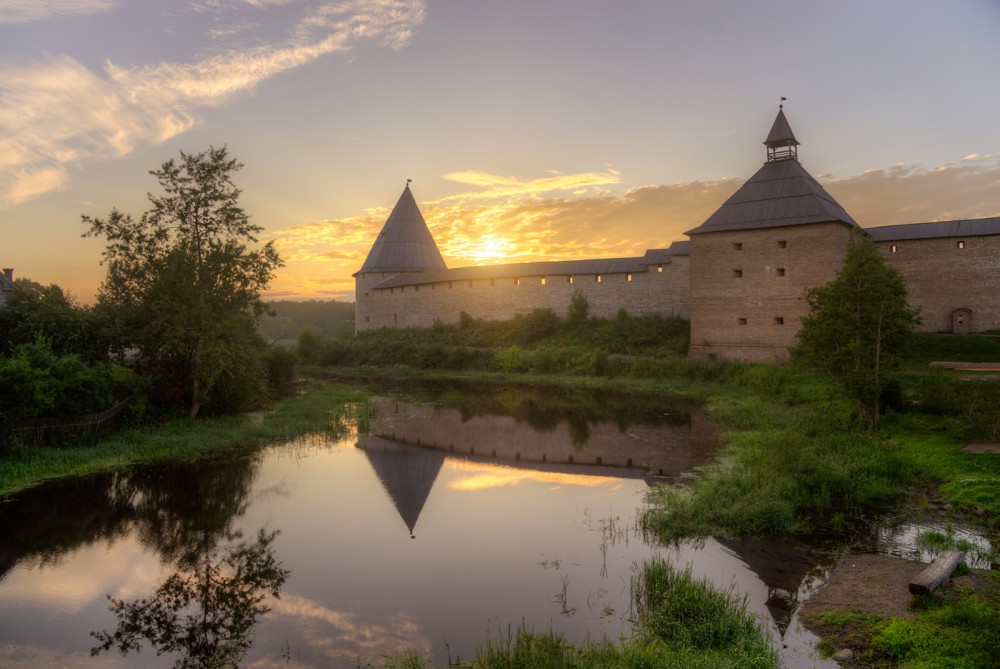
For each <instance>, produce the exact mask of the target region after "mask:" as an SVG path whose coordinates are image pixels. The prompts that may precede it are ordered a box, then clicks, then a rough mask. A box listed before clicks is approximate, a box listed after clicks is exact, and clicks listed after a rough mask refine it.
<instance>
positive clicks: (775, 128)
mask: <svg viewBox="0 0 1000 669" xmlns="http://www.w3.org/2000/svg"><path fill="white" fill-rule="evenodd" d="M781 99H782V100H784V99H785V98H781ZM764 146H766V147H767V162H769V163H773V162H777V161H779V160H794V161H796V162H798V160H799V148H798V147H799V140H797V139H795V133H793V132H792V128H791V126H790V125H788V119H786V118H785V105H784V104H779V105H778V116H777V117H776V118H775V119H774V125H772V126H771V132H769V133H768V134H767V139H766V140H764Z"/></svg>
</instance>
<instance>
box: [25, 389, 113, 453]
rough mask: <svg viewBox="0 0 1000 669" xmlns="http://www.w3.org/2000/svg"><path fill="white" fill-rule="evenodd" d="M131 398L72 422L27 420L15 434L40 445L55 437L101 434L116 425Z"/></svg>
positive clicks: (63, 420) (56, 419)
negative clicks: (91, 433)
mask: <svg viewBox="0 0 1000 669" xmlns="http://www.w3.org/2000/svg"><path fill="white" fill-rule="evenodd" d="M129 401H130V398H125V399H123V400H122V401H121V402H119V403H118V404H116V405H114V406H113V407H111V408H110V409H105V410H104V411H102V412H100V413H92V414H89V415H86V416H80V417H79V418H73V419H70V420H66V419H62V418H36V419H34V420H27V421H24V422H23V423H21V424H20V425H18V426H17V427H15V428H14V433H15V434H16V435H18V436H19V437H20V438H21V439H22V440H23V441H25V442H28V443H31V444H40V443H42V442H44V441H47V440H49V439H51V438H53V437H56V436H59V437H65V436H70V435H76V434H84V433H87V432H100V431H101V430H104V429H106V428H108V427H110V426H111V425H113V424H114V420H115V418H117V417H118V414H120V413H121V412H122V409H124V408H125V407H127V406H128V403H129Z"/></svg>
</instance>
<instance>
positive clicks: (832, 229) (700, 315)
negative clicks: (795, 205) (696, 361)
mask: <svg viewBox="0 0 1000 669" xmlns="http://www.w3.org/2000/svg"><path fill="white" fill-rule="evenodd" d="M850 238H851V229H850V228H849V227H848V226H846V225H844V224H842V223H821V224H815V225H799V226H790V227H783V228H765V229H755V230H737V231H727V232H712V233H702V234H696V235H692V239H691V279H690V281H691V283H690V285H691V350H690V354H691V356H692V357H702V358H704V357H708V356H709V355H713V354H714V355H717V356H719V357H721V358H724V359H730V360H745V361H751V362H772V361H778V362H783V361H785V360H787V359H788V347H790V346H793V345H794V344H795V341H796V340H795V334H796V333H797V332H798V330H799V327H800V325H801V319H802V317H803V316H805V315H806V314H807V313H808V311H809V308H808V304H807V303H806V301H805V300H804V299H803V294H804V292H805V290H806V289H807V288H810V287H813V286H818V285H822V284H824V283H827V282H828V281H830V280H832V279H833V278H834V277H835V276H836V273H837V270H838V269H839V268H840V266H841V264H842V263H843V259H844V255H845V253H846V250H847V245H848V243H849V242H850Z"/></svg>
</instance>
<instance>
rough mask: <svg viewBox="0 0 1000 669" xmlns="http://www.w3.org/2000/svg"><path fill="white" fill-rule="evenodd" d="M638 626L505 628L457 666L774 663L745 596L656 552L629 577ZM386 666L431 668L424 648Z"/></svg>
mask: <svg viewBox="0 0 1000 669" xmlns="http://www.w3.org/2000/svg"><path fill="white" fill-rule="evenodd" d="M632 593H633V598H634V605H635V611H636V618H637V619H636V625H635V629H634V630H633V636H632V637H631V638H629V639H622V640H620V641H618V642H613V641H600V642H598V641H593V642H590V643H586V644H583V645H574V644H572V643H569V642H568V641H566V640H565V639H564V638H563V637H560V636H558V635H555V634H552V633H533V632H530V631H528V630H526V629H524V628H523V627H522V628H518V629H514V628H508V630H507V632H506V634H501V635H499V636H498V637H497V638H490V639H488V640H487V641H485V642H484V643H483V644H481V645H480V646H479V649H478V651H477V653H476V657H475V658H474V659H472V660H471V661H462V660H461V659H456V660H454V661H453V662H452V663H451V664H449V666H450V667H455V668H458V669H546V668H552V669H555V668H559V669H623V668H634V669H645V668H652V667H689V668H692V669H723V668H727V669H729V668H735V667H739V668H742V669H776V668H777V667H779V666H781V665H780V663H779V659H778V654H777V653H776V652H775V650H774V648H772V647H771V644H770V642H769V637H768V635H767V633H766V632H765V631H764V630H763V628H762V627H761V624H760V621H758V620H757V618H756V616H754V615H753V614H752V613H751V612H749V611H748V610H747V606H746V600H745V599H741V598H739V597H737V596H736V595H735V594H734V593H733V592H718V591H716V590H713V589H712V587H711V586H710V585H709V584H708V583H707V582H705V581H701V580H696V579H694V578H693V577H692V576H691V572H690V571H678V570H677V569H675V568H674V567H672V566H671V565H670V564H668V563H666V562H664V561H662V560H659V559H654V560H651V561H649V562H646V563H645V564H644V565H643V566H642V569H641V570H640V571H639V572H638V574H637V575H636V576H635V577H634V578H633V581H632ZM384 667H386V668H387V669H431V667H433V665H432V664H431V663H429V662H428V661H427V660H426V659H425V658H423V657H421V656H419V655H410V656H405V657H400V658H393V659H390V660H388V661H386V663H385V664H384Z"/></svg>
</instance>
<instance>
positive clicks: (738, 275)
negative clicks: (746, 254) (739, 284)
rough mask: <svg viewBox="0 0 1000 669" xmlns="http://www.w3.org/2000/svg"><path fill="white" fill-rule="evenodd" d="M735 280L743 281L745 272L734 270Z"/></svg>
mask: <svg viewBox="0 0 1000 669" xmlns="http://www.w3.org/2000/svg"><path fill="white" fill-rule="evenodd" d="M733 278H734V279H742V278H743V270H741V269H734V270H733Z"/></svg>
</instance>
